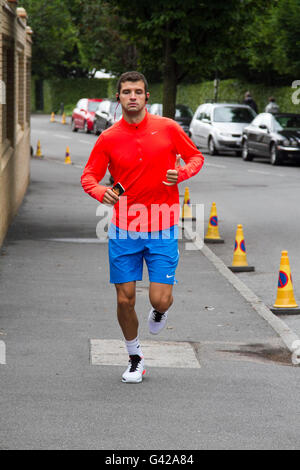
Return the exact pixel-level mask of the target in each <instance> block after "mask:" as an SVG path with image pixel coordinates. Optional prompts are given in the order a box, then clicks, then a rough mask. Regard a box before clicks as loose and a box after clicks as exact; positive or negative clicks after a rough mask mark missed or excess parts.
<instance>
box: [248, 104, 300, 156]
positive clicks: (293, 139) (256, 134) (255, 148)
mask: <svg viewBox="0 0 300 470" xmlns="http://www.w3.org/2000/svg"><path fill="white" fill-rule="evenodd" d="M242 156H243V160H245V161H251V160H253V158H254V157H256V156H259V157H266V158H269V159H270V162H271V163H272V165H280V164H281V163H283V162H284V160H287V159H299V158H300V114H292V113H276V114H272V113H261V114H258V116H256V118H255V119H254V120H253V121H252V122H251V124H250V125H249V126H247V127H246V128H245V129H244V134H243V154H242Z"/></svg>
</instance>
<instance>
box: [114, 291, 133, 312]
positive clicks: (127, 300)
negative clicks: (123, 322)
mask: <svg viewBox="0 0 300 470" xmlns="http://www.w3.org/2000/svg"><path fill="white" fill-rule="evenodd" d="M117 302H118V308H119V309H121V310H122V311H128V312H130V311H132V310H134V307H135V291H133V290H131V289H128V290H126V289H121V288H117Z"/></svg>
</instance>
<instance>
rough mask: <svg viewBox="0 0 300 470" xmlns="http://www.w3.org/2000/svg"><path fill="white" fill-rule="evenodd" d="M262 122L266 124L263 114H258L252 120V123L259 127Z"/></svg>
mask: <svg viewBox="0 0 300 470" xmlns="http://www.w3.org/2000/svg"><path fill="white" fill-rule="evenodd" d="M261 124H264V117H263V115H262V114H260V115H258V116H257V117H256V118H255V119H254V121H253V122H252V125H253V126H255V127H259V126H260V125H261Z"/></svg>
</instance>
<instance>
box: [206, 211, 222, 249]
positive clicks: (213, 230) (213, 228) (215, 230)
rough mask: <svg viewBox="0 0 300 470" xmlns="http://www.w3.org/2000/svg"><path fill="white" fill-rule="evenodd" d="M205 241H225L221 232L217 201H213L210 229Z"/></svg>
mask: <svg viewBox="0 0 300 470" xmlns="http://www.w3.org/2000/svg"><path fill="white" fill-rule="evenodd" d="M204 241H205V243H224V240H223V239H222V238H221V236H220V233H219V220H218V214H217V205H216V203H215V202H213V203H212V208H211V211H210V217H209V222H208V229H207V233H206V236H205V238H204Z"/></svg>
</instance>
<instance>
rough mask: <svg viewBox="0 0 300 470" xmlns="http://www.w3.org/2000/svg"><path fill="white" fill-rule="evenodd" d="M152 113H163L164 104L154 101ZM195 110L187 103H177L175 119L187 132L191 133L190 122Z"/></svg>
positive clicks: (159, 114) (160, 114)
mask: <svg viewBox="0 0 300 470" xmlns="http://www.w3.org/2000/svg"><path fill="white" fill-rule="evenodd" d="M150 113H151V114H156V115H158V116H162V115H163V105H162V104H161V103H154V104H152V105H151V108H150ZM193 115H194V113H193V111H192V110H191V109H190V108H189V107H188V106H186V105H185V104H176V108H175V121H176V122H178V124H179V125H180V126H181V127H182V129H183V130H184V131H185V133H186V134H188V135H190V131H189V128H190V124H191V121H192V119H193Z"/></svg>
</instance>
